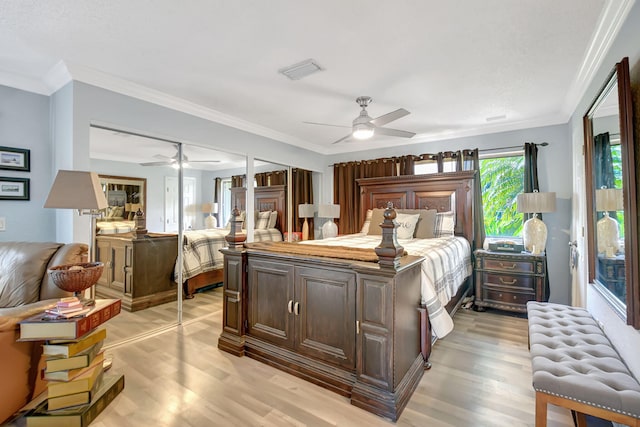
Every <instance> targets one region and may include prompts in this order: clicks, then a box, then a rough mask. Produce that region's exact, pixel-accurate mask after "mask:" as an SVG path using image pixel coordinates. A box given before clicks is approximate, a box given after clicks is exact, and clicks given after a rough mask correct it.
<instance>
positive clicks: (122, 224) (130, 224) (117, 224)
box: [96, 221, 136, 234]
mask: <svg viewBox="0 0 640 427" xmlns="http://www.w3.org/2000/svg"><path fill="white" fill-rule="evenodd" d="M96 228H97V230H96V234H118V233H128V232H130V231H132V230H135V229H136V222H135V221H98V222H97V223H96Z"/></svg>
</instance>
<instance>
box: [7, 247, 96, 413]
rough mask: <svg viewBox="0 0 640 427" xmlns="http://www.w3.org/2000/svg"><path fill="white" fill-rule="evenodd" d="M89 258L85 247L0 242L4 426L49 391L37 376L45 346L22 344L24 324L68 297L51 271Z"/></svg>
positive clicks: (37, 343) (30, 343)
mask: <svg viewBox="0 0 640 427" xmlns="http://www.w3.org/2000/svg"><path fill="white" fill-rule="evenodd" d="M87 253H88V248H87V245H85V244H82V243H70V244H62V243H41V242H0V379H1V385H0V423H2V422H4V421H6V420H7V419H8V418H9V417H11V416H12V415H13V414H14V413H15V412H16V411H18V410H19V409H20V408H22V407H23V406H24V405H25V404H26V403H27V402H28V401H29V400H31V399H32V397H34V395H35V394H37V393H38V392H40V391H42V390H43V389H44V388H43V385H44V383H43V382H42V381H41V380H40V379H39V375H37V373H38V372H37V371H38V369H37V368H38V362H39V360H40V356H41V354H42V346H41V342H17V339H18V338H19V336H20V327H19V322H20V321H21V320H22V319H24V318H26V317H28V316H31V315H33V314H36V313H39V312H42V311H44V310H45V309H46V308H49V307H52V306H54V305H55V303H56V301H57V299H58V298H61V297H64V296H68V295H69V293H67V292H64V291H62V290H61V289H59V288H57V287H56V286H55V285H54V284H53V282H52V281H51V279H50V278H49V275H48V274H47V268H50V267H53V266H55V265H63V264H72V263H77V262H86V260H87ZM34 392H36V393H34Z"/></svg>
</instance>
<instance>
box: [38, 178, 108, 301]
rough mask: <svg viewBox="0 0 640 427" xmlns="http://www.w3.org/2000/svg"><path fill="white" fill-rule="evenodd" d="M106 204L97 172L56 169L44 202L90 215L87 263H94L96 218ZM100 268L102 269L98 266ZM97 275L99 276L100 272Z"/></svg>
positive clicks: (87, 285) (52, 206) (56, 207)
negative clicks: (56, 172) (56, 171)
mask: <svg viewBox="0 0 640 427" xmlns="http://www.w3.org/2000/svg"><path fill="white" fill-rule="evenodd" d="M107 206H108V203H107V199H106V198H105V197H104V193H103V192H102V187H101V186H100V179H99V178H98V174H96V173H95V172H85V171H70V170H59V171H58V174H57V175H56V179H55V180H54V181H53V185H52V186H51V190H50V191H49V196H48V197H47V200H46V201H45V203H44V207H45V208H54V209H77V210H78V215H91V234H90V236H91V237H90V239H91V240H90V241H89V263H94V262H95V260H96V252H95V240H96V218H97V216H98V215H99V214H100V210H101V209H106V208H107ZM100 270H102V269H101V268H100ZM60 274H62V273H60ZM97 277H100V274H98V275H97ZM96 280H97V278H96ZM94 283H95V281H94V282H93V283H89V281H87V282H86V287H85V289H88V288H89V287H91V286H93V284H94ZM79 291H80V290H79V289H75V292H79Z"/></svg>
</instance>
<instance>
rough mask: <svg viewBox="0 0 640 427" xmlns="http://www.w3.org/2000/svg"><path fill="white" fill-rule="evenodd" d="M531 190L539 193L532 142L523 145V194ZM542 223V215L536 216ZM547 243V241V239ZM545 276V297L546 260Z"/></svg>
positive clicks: (547, 277) (547, 282)
mask: <svg viewBox="0 0 640 427" xmlns="http://www.w3.org/2000/svg"><path fill="white" fill-rule="evenodd" d="M533 190H538V191H540V187H539V185H538V145H537V144H534V143H533V142H525V143H524V192H525V193H532V192H533ZM538 215H539V217H538V218H539V219H540V220H541V221H542V214H538ZM532 216H533V214H524V217H525V221H526V220H527V219H529V217H532ZM547 241H548V239H547ZM544 263H545V269H546V270H547V275H546V276H545V284H544V286H545V289H546V295H549V275H550V274H549V267H548V263H547V258H545V260H544Z"/></svg>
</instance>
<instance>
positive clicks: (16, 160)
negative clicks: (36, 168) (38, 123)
mask: <svg viewBox="0 0 640 427" xmlns="http://www.w3.org/2000/svg"><path fill="white" fill-rule="evenodd" d="M0 169H6V170H13V171H25V172H29V171H31V150H26V149H22V148H12V147H0Z"/></svg>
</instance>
